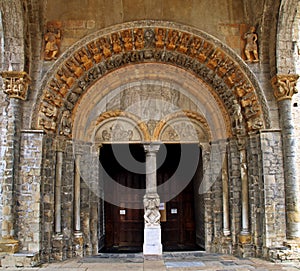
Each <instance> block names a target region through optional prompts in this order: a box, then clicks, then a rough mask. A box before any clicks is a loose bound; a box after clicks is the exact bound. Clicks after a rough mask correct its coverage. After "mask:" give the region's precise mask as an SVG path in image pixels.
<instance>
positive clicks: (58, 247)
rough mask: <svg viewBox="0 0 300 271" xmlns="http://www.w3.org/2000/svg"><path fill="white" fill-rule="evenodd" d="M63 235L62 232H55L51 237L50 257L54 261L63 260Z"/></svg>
mask: <svg viewBox="0 0 300 271" xmlns="http://www.w3.org/2000/svg"><path fill="white" fill-rule="evenodd" d="M63 252H64V237H63V235H62V234H56V235H54V236H53V239H52V258H53V259H54V260H55V261H63V260H64V253H63Z"/></svg>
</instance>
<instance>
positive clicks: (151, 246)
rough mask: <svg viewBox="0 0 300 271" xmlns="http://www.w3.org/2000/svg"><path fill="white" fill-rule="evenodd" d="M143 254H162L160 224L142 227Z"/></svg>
mask: <svg viewBox="0 0 300 271" xmlns="http://www.w3.org/2000/svg"><path fill="white" fill-rule="evenodd" d="M143 251H144V255H145V256H147V255H149V256H152V255H162V244H161V229H160V226H153V227H146V228H145V229H144V246H143Z"/></svg>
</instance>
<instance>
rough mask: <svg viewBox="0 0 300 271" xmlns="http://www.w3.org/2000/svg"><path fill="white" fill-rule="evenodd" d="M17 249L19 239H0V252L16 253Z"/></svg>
mask: <svg viewBox="0 0 300 271" xmlns="http://www.w3.org/2000/svg"><path fill="white" fill-rule="evenodd" d="M18 250H19V241H17V240H15V239H13V238H2V239H1V240H0V252H1V253H10V254H13V253H16V252H18Z"/></svg>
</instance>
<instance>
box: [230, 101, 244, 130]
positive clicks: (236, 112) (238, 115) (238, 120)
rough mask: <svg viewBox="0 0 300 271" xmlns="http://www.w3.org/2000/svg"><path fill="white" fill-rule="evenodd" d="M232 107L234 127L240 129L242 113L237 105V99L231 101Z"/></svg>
mask: <svg viewBox="0 0 300 271" xmlns="http://www.w3.org/2000/svg"><path fill="white" fill-rule="evenodd" d="M232 109H233V113H232V115H233V119H234V128H235V129H241V125H242V121H243V115H242V111H241V106H240V105H239V103H238V102H237V100H234V101H233V105H232Z"/></svg>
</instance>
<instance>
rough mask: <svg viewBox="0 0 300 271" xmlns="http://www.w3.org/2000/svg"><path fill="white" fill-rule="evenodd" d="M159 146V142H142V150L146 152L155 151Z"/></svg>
mask: <svg viewBox="0 0 300 271" xmlns="http://www.w3.org/2000/svg"><path fill="white" fill-rule="evenodd" d="M159 148H160V143H150V144H144V150H145V152H146V153H157V152H158V151H159Z"/></svg>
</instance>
